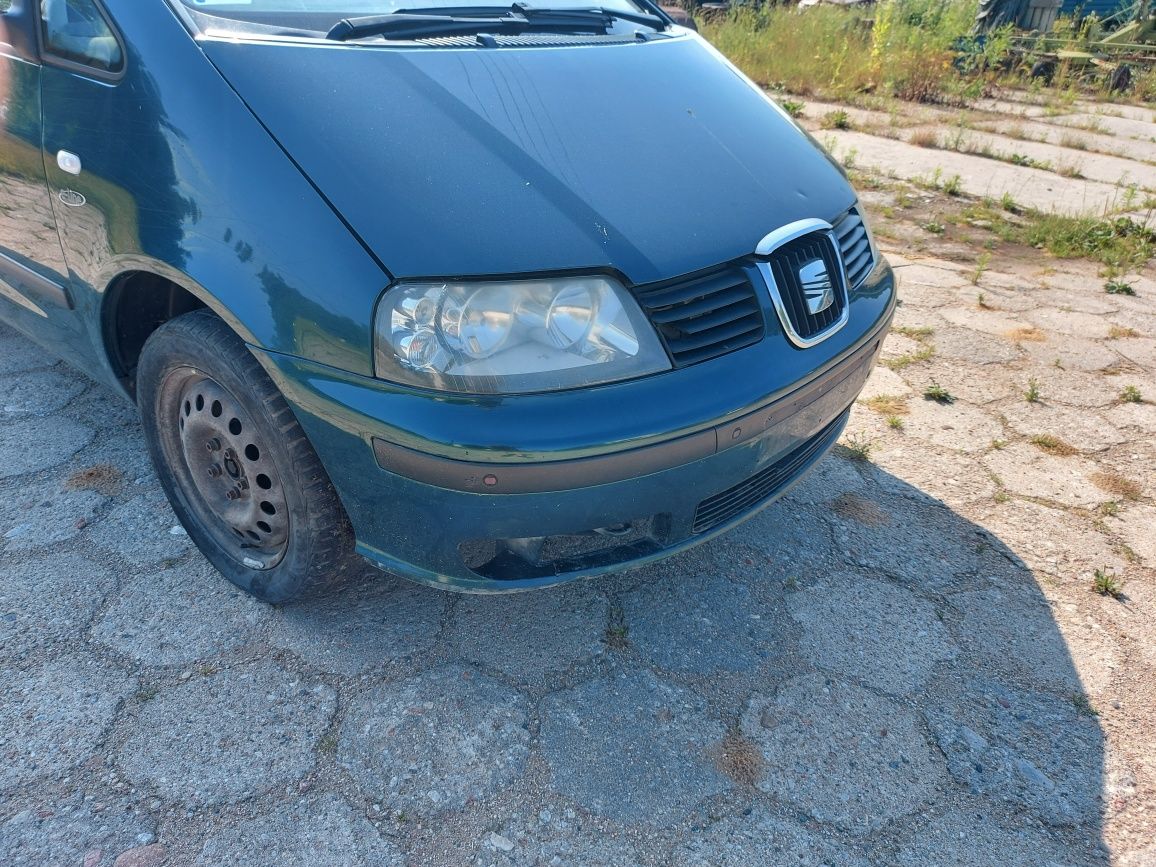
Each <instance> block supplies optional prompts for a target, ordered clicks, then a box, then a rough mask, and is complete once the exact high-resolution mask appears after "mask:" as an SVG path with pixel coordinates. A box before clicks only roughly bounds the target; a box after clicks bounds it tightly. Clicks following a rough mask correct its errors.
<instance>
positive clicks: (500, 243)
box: [203, 34, 854, 283]
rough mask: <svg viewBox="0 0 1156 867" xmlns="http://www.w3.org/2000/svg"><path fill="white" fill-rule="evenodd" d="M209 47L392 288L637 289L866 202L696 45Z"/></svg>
mask: <svg viewBox="0 0 1156 867" xmlns="http://www.w3.org/2000/svg"><path fill="white" fill-rule="evenodd" d="M203 45H204V49H205V52H206V54H207V55H208V57H209V58H210V60H211V61H212V62H213V63H214V64H215V65H216V66H217V68H218V69H219V70H220V71H221V73H222V74H223V75H224V76H225V78H226V79H227V80H228V81H229V82H230V84H231V85H232V86H233V87H234V88H235V89H236V90H237V92H238V93H239V94H240V96H241V98H242V99H244V100H245V101H246V102H247V104H248V105H249V107H250V108H251V110H252V111H253V112H254V114H255V115H256V117H257V118H258V119H259V120H260V122H261V123H262V124H264V126H265V127H266V128H267V129H268V130H269V132H270V134H271V135H273V136H274V137H275V138H276V139H277V141H278V142H279V143H280V144H281V146H282V147H283V148H284V149H285V150H286V151H287V152H288V154H289V155H290V156H291V157H292V159H293V160H294V161H295V162H296V163H297V164H298V165H299V166H300V167H301V170H302V171H303V172H304V173H305V174H306V175H307V176H308V177H309V178H310V179H311V181H312V182H313V183H314V184H315V185H316V186H317V188H318V189H319V190H320V191H321V193H322V194H323V195H324V196H325V197H327V198H328V200H329V201H330V202H331V204H332V205H333V207H334V209H335V210H336V211H337V212H338V213H339V214H340V215H341V217H342V218H343V219H344V220H345V221H346V222H347V223H348V225H349V226H350V227H351V228H352V229H353V231H355V232H356V233H357V234H358V236H359V237H360V238H361V240H362V241H363V242H364V243H365V244H366V245H367V246H368V247H370V248H371V249H372V250H373V252H374V253H375V254H376V255H377V257H378V258H379V259H380V261H381V262H382V263H383V264H384V266H385V267H386V268H387V270H389V271H390V273H391V274H393V276H395V277H419V276H420V277H448V276H482V275H498V274H503V275H505V274H516V273H527V272H543V271H557V270H567V269H590V268H596V269H613V270H617V271H619V272H621V273H622V274H624V275H625V276H626V278H627V279H628V280H630V281H632V282H634V283H645V282H650V281H653V280H660V279H665V278H667V277H673V276H677V275H680V274H685V273H689V272H691V271H695V270H698V269H701V268H705V267H709V266H711V265H714V264H717V263H720V262H725V261H729V260H731V259H735V258H738V257H740V256H743V255H746V254H749V253H751V252H753V251H754V249H755V246H756V245H757V244H758V242H759V240H760V239H761V238H763V236H765V235H766V234H767V233H768V232H770V231H771V230H773V229H775V228H777V227H779V226H782V225H785V224H786V223H790V222H792V221H794V220H799V219H803V218H806V217H821V218H824V219H828V220H830V219H833V218H834V217H835V216H837V215H838V214H840V213H842V212H843V211H844V210H846V209H847V208H849V207H850V206H851V205H852V204H853V202H854V194H853V193H852V191H851V189H850V187H849V186H848V184H847V182H846V180H845V179H844V178H843V176H842V174H841V173H840V171H839V170H838V169H837V168H836V167H835V166H834V165H833V164H832V162H831V161H830V160H829V158H828V157H827V156H826V155H825V154H824V153H823V152H822V151H821V150H820V149H819V148H818V147H817V146H816V145H815V143H814V141H813V139H811V138H810V137H809V136H808V135H807V134H806V133H804V132H803V131H802V130H801V129H799V128H798V127H797V126H796V125H795V124H794V123H793V122H792V121H791V120H790V119H789V118H788V117H787V116H786V115H785V114H784V113H783V112H782V111H781V110H779V109H778V108H776V107H775V106H774V105H773V104H772V103H771V102H770V101H769V100H768V99H767V98H766V97H765V96H764V94H763V93H762V92H761V91H759V90H758V89H757V88H755V87H754V86H753V85H752V84H750V82H749V81H747V80H746V79H745V78H743V77H742V76H741V75H740V74H739V73H738V72H737V71H736V70H735V69H734V68H733V67H732V66H731V65H730V64H729V63H727V62H726V61H725V60H723V59H722V58H721V56H720V55H718V54H717V53H716V52H715V51H714V49H712V48H711V47H710V46H709V45H707V44H706V43H705V42H703V41H702V40H701V39H700V38H698V37H697V36H694V35H690V34H686V35H678V36H675V37H673V38H669V39H665V38H664V39H656V40H652V41H650V42H637V43H626V44H622V43H617V44H601V45H599V44H592V45H584V46H579V47H572V46H567V47H557V46H550V47H539V46H534V47H502V48H482V47H467V48H444V47H436V48H435V47H412V46H411V47H404V46H391V45H382V44H380V43H377V44H373V45H333V46H327V45H318V44H316V43H302V42H298V43H280V42H261V41H256V40H254V41H230V40H217V39H211V38H210V39H206V40H205V41H204V42H203Z"/></svg>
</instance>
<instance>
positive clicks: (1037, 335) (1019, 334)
mask: <svg viewBox="0 0 1156 867" xmlns="http://www.w3.org/2000/svg"><path fill="white" fill-rule="evenodd" d="M1007 336H1008V338H1009V339H1011V340H1014V341H1015V342H1016V343H1020V342H1022V341H1024V340H1028V341H1031V342H1032V343H1045V342H1046V341H1047V339H1048V335H1047V334H1045V333H1044V332H1043V331H1041V330H1040V329H1038V328H1034V327H1032V326H1030V325H1029V326H1025V327H1023V328H1013V329H1012V330H1011V331H1009V332H1007Z"/></svg>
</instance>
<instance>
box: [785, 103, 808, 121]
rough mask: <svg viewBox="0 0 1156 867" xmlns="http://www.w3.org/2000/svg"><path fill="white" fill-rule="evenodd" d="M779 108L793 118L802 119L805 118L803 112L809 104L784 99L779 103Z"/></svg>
mask: <svg viewBox="0 0 1156 867" xmlns="http://www.w3.org/2000/svg"><path fill="white" fill-rule="evenodd" d="M779 107H780V108H781V109H782V110H783V111H785V112H786V113H787V114H789V115H790V116H791V117H794V118H800V117H802V116H803V110H804V109H806V107H807V104H806V103H805V102H799V101H798V100H797V99H784V100H782V101H780V102H779Z"/></svg>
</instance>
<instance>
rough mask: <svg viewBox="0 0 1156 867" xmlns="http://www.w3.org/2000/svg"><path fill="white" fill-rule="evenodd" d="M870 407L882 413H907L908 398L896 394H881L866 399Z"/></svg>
mask: <svg viewBox="0 0 1156 867" xmlns="http://www.w3.org/2000/svg"><path fill="white" fill-rule="evenodd" d="M864 403H865V404H866V405H867V408H868V409H871V410H874V411H875V412H877V413H879V414H880V415H907V414H908V413H909V412H911V410H910V409H908V407H907V399H906V398H903V397H899V396H898V395H894V394H879V395H876V396H875V397H871V398H868V399H867V400H865V401H864Z"/></svg>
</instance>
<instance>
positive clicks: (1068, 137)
mask: <svg viewBox="0 0 1156 867" xmlns="http://www.w3.org/2000/svg"><path fill="white" fill-rule="evenodd" d="M1060 147H1062V148H1072V150H1077V151H1086V150H1087V149H1088V140H1087V139H1086V138H1084V137H1083V136H1082V135H1076V134H1075V133H1071V132H1066V133H1063V134H1062V135H1061V136H1060Z"/></svg>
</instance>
